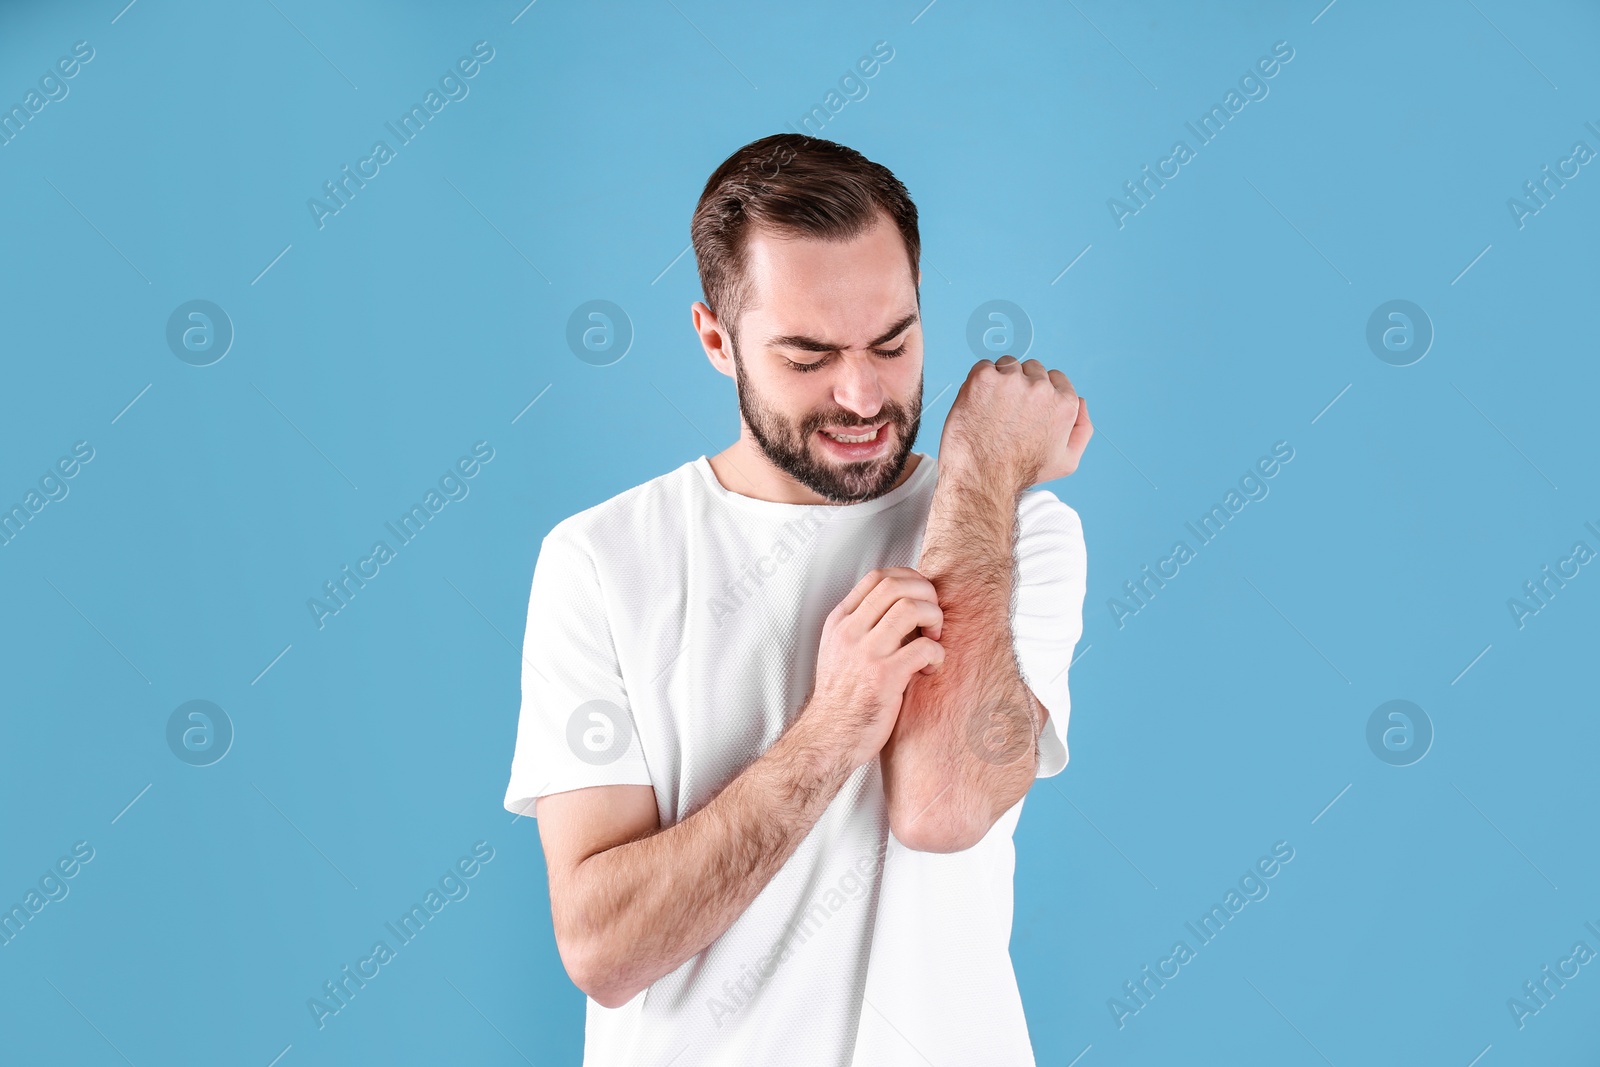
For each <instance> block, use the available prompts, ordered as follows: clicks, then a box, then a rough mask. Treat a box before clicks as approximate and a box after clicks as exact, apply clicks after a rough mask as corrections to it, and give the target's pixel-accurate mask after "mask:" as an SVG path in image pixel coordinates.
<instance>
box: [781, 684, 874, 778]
mask: <svg viewBox="0 0 1600 1067" xmlns="http://www.w3.org/2000/svg"><path fill="white" fill-rule="evenodd" d="M779 746H782V748H783V751H784V754H785V758H786V759H787V760H788V761H789V762H790V765H791V767H792V769H793V771H794V775H795V778H796V780H797V781H803V782H806V783H811V784H816V785H820V786H822V787H823V788H825V789H827V788H832V789H837V788H838V787H839V786H841V785H843V784H844V781H845V779H846V778H848V777H850V775H851V774H852V773H853V772H854V771H855V769H856V768H857V767H858V766H860V763H858V762H856V761H855V759H854V757H853V754H852V752H851V745H850V744H849V743H848V739H846V738H842V737H840V736H839V734H838V731H837V730H834V729H831V728H830V726H829V724H827V723H825V722H823V721H822V720H821V719H820V718H819V717H818V716H817V715H816V714H815V713H814V712H813V707H812V703H811V701H809V700H808V701H806V704H805V706H804V707H802V708H801V709H800V714H799V715H798V716H797V717H796V718H795V720H794V721H793V722H792V723H790V724H789V728H788V729H787V730H785V731H784V733H783V736H782V737H781V738H779V740H778V744H777V745H775V746H774V748H777V747H779Z"/></svg>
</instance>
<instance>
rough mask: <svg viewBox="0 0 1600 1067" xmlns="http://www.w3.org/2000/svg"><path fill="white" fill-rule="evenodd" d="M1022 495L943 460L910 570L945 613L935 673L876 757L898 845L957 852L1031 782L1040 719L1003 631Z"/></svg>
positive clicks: (915, 692) (908, 701) (910, 694)
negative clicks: (929, 585)
mask: <svg viewBox="0 0 1600 1067" xmlns="http://www.w3.org/2000/svg"><path fill="white" fill-rule="evenodd" d="M1021 495H1022V494H1021V492H1020V491H1014V490H1013V489H1012V488H1011V487H1010V486H1009V485H1007V484H1005V483H1004V480H1003V479H995V478H993V477H985V476H984V475H983V474H982V473H981V472H980V470H979V467H978V465H976V464H972V463H963V462H956V461H952V462H951V463H949V464H948V465H947V464H946V463H945V462H944V461H943V460H941V462H940V467H939V482H938V486H937V487H936V488H935V490H934V495H933V503H932V506H931V509H930V511H929V513H928V526H927V531H926V533H925V534H924V536H923V544H922V555H921V559H920V560H919V562H918V566H917V570H918V571H919V572H920V573H921V574H922V575H923V576H925V577H926V578H927V579H928V580H929V581H931V582H932V583H933V585H934V588H935V589H936V590H937V592H938V596H939V604H940V607H941V608H942V609H943V611H944V622H943V632H942V633H941V635H940V643H941V644H943V645H944V648H945V661H944V664H943V666H942V667H941V669H940V670H939V671H938V673H936V674H931V675H926V674H918V675H916V676H914V677H913V678H912V679H911V682H910V684H909V685H908V686H907V687H906V693H905V701H904V703H903V704H902V706H901V709H900V717H899V718H898V720H896V722H895V728H894V731H893V733H892V734H891V735H890V738H889V742H888V744H886V745H885V746H884V749H883V751H882V753H881V755H880V759H881V764H882V770H883V782H884V794H885V797H886V798H887V800H888V805H889V825H890V828H891V830H892V831H893V832H894V835H895V837H896V838H898V839H899V840H900V841H901V843H902V844H904V845H906V846H907V847H909V848H914V849H918V850H921V851H925V852H955V851H960V850H961V849H965V848H970V847H972V846H973V845H974V844H976V843H977V842H978V841H979V840H981V839H982V838H983V835H984V834H986V833H987V832H988V830H989V828H990V827H991V826H993V825H994V823H995V821H996V820H997V819H998V818H999V817H1000V816H1001V815H1002V814H1004V813H1005V812H1006V811H1007V810H1009V809H1010V808H1011V807H1012V805H1014V804H1015V803H1016V802H1017V801H1018V800H1019V799H1021V798H1022V796H1023V795H1024V794H1025V793H1027V791H1028V788H1029V787H1030V786H1031V785H1032V784H1033V779H1034V775H1035V774H1036V773H1037V770H1038V762H1039V746H1038V737H1039V733H1040V731H1042V730H1043V729H1044V725H1045V721H1046V718H1047V716H1048V712H1047V711H1046V709H1045V707H1044V705H1042V704H1041V703H1039V701H1038V699H1037V698H1035V697H1034V695H1033V693H1032V691H1030V690H1029V689H1028V687H1027V685H1026V684H1025V683H1024V682H1023V680H1022V676H1021V672H1020V671H1019V669H1018V665H1017V660H1016V653H1015V651H1014V646H1013V641H1012V632H1011V601H1012V595H1013V592H1014V590H1015V587H1016V561H1015V548H1016V537H1017V529H1016V527H1017V505H1018V502H1019V500H1020V499H1021Z"/></svg>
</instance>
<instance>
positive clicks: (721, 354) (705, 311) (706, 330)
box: [689, 300, 735, 378]
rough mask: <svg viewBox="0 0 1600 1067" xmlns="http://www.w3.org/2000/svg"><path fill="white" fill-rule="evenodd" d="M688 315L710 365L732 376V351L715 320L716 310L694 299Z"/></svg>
mask: <svg viewBox="0 0 1600 1067" xmlns="http://www.w3.org/2000/svg"><path fill="white" fill-rule="evenodd" d="M689 317H690V319H691V320H692V321H693V323H694V332H695V333H696V334H698V335H699V337H700V347H701V348H704V349H705V350H706V358H707V359H709V360H710V361H711V365H712V366H713V367H715V368H716V369H717V371H718V372H719V373H721V374H726V375H727V376H728V377H730V378H732V377H734V376H735V372H734V369H733V351H732V349H731V348H730V346H729V344H728V335H727V333H726V332H725V331H724V330H723V328H722V324H721V323H720V322H718V321H717V315H716V312H714V311H712V310H711V308H710V307H708V306H707V305H706V304H705V303H704V302H703V301H700V300H696V301H695V302H694V303H693V304H691V305H690V306H689Z"/></svg>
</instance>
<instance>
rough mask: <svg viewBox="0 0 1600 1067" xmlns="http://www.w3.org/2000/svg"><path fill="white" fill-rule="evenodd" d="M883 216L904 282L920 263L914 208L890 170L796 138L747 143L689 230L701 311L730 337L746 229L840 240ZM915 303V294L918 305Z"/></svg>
mask: <svg viewBox="0 0 1600 1067" xmlns="http://www.w3.org/2000/svg"><path fill="white" fill-rule="evenodd" d="M880 211H882V212H886V213H888V215H889V217H890V219H892V220H893V222H894V224H895V225H896V226H897V227H899V229H900V236H901V237H902V238H903V239H904V240H905V245H906V258H907V259H908V261H909V262H910V267H911V278H912V283H913V284H915V283H916V278H917V265H918V263H919V261H920V259H921V256H922V238H921V236H920V235H919V234H918V231H917V206H916V205H915V204H913V203H912V202H911V196H910V194H909V193H907V192H906V187H905V186H904V185H903V184H901V182H900V179H898V178H896V177H895V176H894V174H893V173H891V172H890V170H889V169H888V168H887V167H885V166H883V165H882V164H880V163H874V162H872V161H871V160H870V159H868V158H867V157H865V156H863V155H862V154H861V153H860V152H857V151H856V150H855V149H853V148H847V147H845V146H844V145H842V144H836V143H835V142H833V141H825V140H823V139H822V138H820V137H808V136H806V135H805V134H801V133H777V134H773V135H771V136H769V137H763V138H761V139H760V140H758V141H751V142H750V143H749V144H747V145H745V146H744V147H743V148H741V149H739V150H738V151H737V152H735V153H734V154H733V155H731V156H729V157H728V158H727V159H726V160H724V161H723V163H722V165H721V166H719V167H718V168H717V169H716V170H715V171H714V172H713V173H712V175H711V177H710V179H709V180H708V181H707V182H706V187H705V191H704V192H702V193H701V194H700V202H699V204H697V205H696V206H695V209H694V218H693V220H692V221H691V222H690V225H689V235H690V239H691V240H692V241H693V243H694V254H695V260H696V261H697V262H698V264H699V266H700V286H701V288H702V289H703V290H704V291H705V297H706V305H707V306H708V307H710V308H711V310H712V312H713V313H714V314H715V315H716V316H717V318H718V320H720V322H721V323H722V325H723V326H724V327H725V328H726V329H727V331H728V333H729V335H730V336H732V335H733V334H734V332H735V330H736V328H737V325H738V318H739V315H740V313H741V312H742V311H743V310H744V309H745V307H746V306H747V305H748V304H749V303H750V301H751V299H752V297H753V295H754V294H752V293H751V287H750V280H749V276H748V273H747V263H746V260H745V240H746V237H747V236H748V234H749V232H750V227H751V226H759V227H760V228H762V229H764V230H769V231H771V232H774V233H777V234H780V235H782V236H784V237H810V238H814V239H821V240H824V241H848V240H851V239H853V238H856V237H859V236H860V235H861V234H863V233H865V232H866V231H867V230H869V229H870V228H871V227H872V226H873V225H874V224H875V223H876V222H877V220H878V213H879V212H880ZM921 300H922V296H921V293H920V292H919V293H918V294H917V301H918V305H919V306H920V305H921Z"/></svg>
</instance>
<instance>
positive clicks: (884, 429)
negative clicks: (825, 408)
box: [817, 422, 889, 459]
mask: <svg viewBox="0 0 1600 1067" xmlns="http://www.w3.org/2000/svg"><path fill="white" fill-rule="evenodd" d="M817 436H818V437H820V438H821V439H822V441H823V447H824V448H826V449H827V450H828V451H830V452H832V453H833V454H835V455H837V456H840V457H842V458H844V459H868V458H871V457H872V456H875V455H877V454H878V453H879V452H880V451H882V450H883V446H884V444H885V442H887V441H888V439H889V424H888V423H887V422H884V423H881V424H879V425H878V426H875V427H873V428H872V429H870V430H866V431H863V432H859V433H840V432H837V431H834V430H818V431H817Z"/></svg>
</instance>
